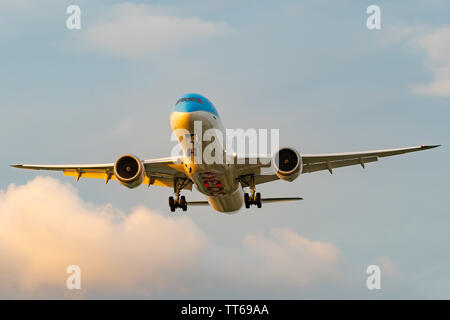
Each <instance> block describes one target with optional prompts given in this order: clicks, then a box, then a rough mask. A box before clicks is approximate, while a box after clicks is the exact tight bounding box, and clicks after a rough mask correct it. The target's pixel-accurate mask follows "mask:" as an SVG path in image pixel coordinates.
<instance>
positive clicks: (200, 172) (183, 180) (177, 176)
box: [11, 93, 440, 213]
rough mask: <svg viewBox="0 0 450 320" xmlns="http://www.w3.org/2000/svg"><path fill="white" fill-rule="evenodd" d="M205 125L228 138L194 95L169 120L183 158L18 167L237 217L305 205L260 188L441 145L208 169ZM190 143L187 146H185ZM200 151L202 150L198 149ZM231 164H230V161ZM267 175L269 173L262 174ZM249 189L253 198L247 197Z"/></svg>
mask: <svg viewBox="0 0 450 320" xmlns="http://www.w3.org/2000/svg"><path fill="white" fill-rule="evenodd" d="M196 122H197V123H199V122H200V123H201V127H202V130H203V132H204V131H206V130H208V129H216V130H219V131H220V132H224V126H223V124H222V121H221V118H220V116H219V113H218V112H217V109H216V108H215V107H214V105H213V104H212V103H211V102H210V101H209V100H208V99H207V98H206V97H204V96H202V95H200V94H195V93H190V94H185V95H183V96H182V97H180V98H179V99H178V100H177V102H176V104H175V105H174V107H173V111H172V113H171V115H170V124H171V127H172V130H173V131H174V132H176V131H180V130H182V131H183V132H187V133H188V134H187V135H185V137H179V139H178V141H179V146H180V148H181V149H182V153H181V154H180V155H176V156H171V157H166V158H157V159H150V160H144V161H142V160H140V159H139V158H138V157H137V156H135V155H132V154H125V155H122V156H120V157H119V158H118V159H117V160H116V161H115V162H114V163H103V164H80V165H78V164H70V165H32V164H14V165H11V166H12V167H14V168H19V169H31V170H53V171H62V172H63V173H64V175H67V176H74V177H76V181H77V182H78V180H79V179H80V178H97V179H104V180H105V183H106V184H107V183H108V182H109V181H110V180H118V181H119V182H120V183H121V184H122V185H124V186H126V187H128V188H136V187H138V186H140V185H142V184H146V185H148V186H149V187H150V186H151V185H154V186H163V187H170V188H173V192H174V196H175V198H174V197H173V196H170V197H169V207H170V210H171V212H174V211H175V209H177V208H181V209H182V210H183V211H186V210H187V208H188V206H195V205H209V206H210V207H212V208H213V209H214V210H216V211H218V212H223V213H235V212H237V211H238V210H239V209H241V207H242V206H243V205H245V207H246V208H247V209H248V208H250V206H252V205H256V206H257V207H258V208H261V207H262V203H270V202H281V201H295V200H302V198H301V197H282V198H262V197H261V194H260V193H259V192H256V186H257V185H259V184H262V183H267V182H271V181H275V180H284V181H288V182H292V181H294V180H295V179H296V178H298V177H299V175H300V174H306V173H311V172H316V171H321V170H328V171H329V172H330V173H333V169H336V168H340V167H346V166H352V165H360V166H362V167H363V168H365V164H366V163H370V162H375V161H378V159H379V158H383V157H387V156H394V155H398V154H403V153H408V152H415V151H421V150H427V149H431V148H435V147H438V146H440V145H421V146H414V147H407V148H397V149H385V150H372V151H360V152H349V153H330V154H300V153H299V152H298V151H297V150H296V149H295V148H292V147H283V148H280V149H279V150H278V151H276V152H275V154H274V156H273V157H261V156H256V157H255V156H253V157H251V156H242V157H241V156H239V158H238V156H237V155H236V154H235V153H233V154H232V155H229V154H228V155H227V154H225V153H226V150H223V151H221V152H224V154H225V156H227V157H228V158H230V157H231V158H233V161H231V163H212V164H208V163H203V162H201V161H200V163H199V161H195V159H194V156H196V152H197V151H198V152H201V153H203V151H204V149H205V148H206V145H202V146H201V150H196V149H195V145H194V144H195V141H196V139H198V137H195V130H194V129H195V128H194V127H195V123H196ZM184 139H186V140H184ZM199 149H200V148H199ZM228 158H227V159H228ZM264 170H265V172H263V171H264ZM192 186H195V187H196V189H197V190H198V191H199V192H201V193H202V194H203V195H205V196H206V199H207V201H191V202H188V201H186V197H185V196H182V195H181V191H182V190H192ZM244 188H249V189H250V194H249V193H247V192H245V191H244Z"/></svg>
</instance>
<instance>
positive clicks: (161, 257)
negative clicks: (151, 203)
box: [0, 177, 340, 298]
mask: <svg viewBox="0 0 450 320" xmlns="http://www.w3.org/2000/svg"><path fill="white" fill-rule="evenodd" d="M0 259H1V261H2V263H1V264H0V283H1V286H0V297H2V298H74V297H86V298H99V297H100V298H105V297H106V298H110V297H121V298H123V297H134V298H160V297H166V298H193V297H194V298H199V297H204V298H206V297H211V296H216V297H222V298H224V297H230V298H231V297H235V298H236V297H242V296H246V295H247V296H263V297H267V298H270V297H277V296H284V297H286V295H288V294H296V295H299V294H307V293H308V292H309V290H311V288H315V287H317V286H320V285H325V286H327V285H328V284H327V283H328V282H336V281H338V279H339V272H337V270H338V269H339V264H340V252H339V250H338V249H337V248H336V247H335V246H333V245H332V244H329V243H325V242H320V241H312V240H309V239H306V238H304V237H301V236H300V235H298V234H296V233H295V232H294V231H292V230H290V229H288V228H275V229H273V230H271V231H270V232H269V234H268V235H264V234H249V235H248V236H247V237H245V239H243V241H242V243H241V245H233V246H225V247H221V246H219V245H217V244H215V243H214V242H213V241H212V240H211V239H209V238H208V237H207V236H206V235H205V234H204V233H203V232H202V231H201V230H200V229H199V228H198V227H197V226H196V225H195V224H194V223H193V222H192V221H191V219H190V218H188V217H187V216H168V215H163V214H161V213H158V212H155V211H152V210H150V209H148V208H145V207H137V208H134V209H133V210H131V212H129V213H124V212H122V211H120V210H118V209H115V208H114V207H113V206H111V205H105V206H95V205H92V204H89V203H86V202H84V201H83V200H82V199H80V198H79V196H78V195H77V193H76V191H75V190H74V189H73V188H72V187H71V186H70V185H68V184H62V183H60V182H58V181H57V180H55V179H53V178H48V177H46V178H44V177H37V178H35V179H34V180H32V181H30V182H28V183H27V184H25V185H20V186H15V185H10V186H9V187H8V189H7V190H5V191H1V192H0ZM69 265H78V266H79V267H80V268H81V276H82V277H81V278H82V281H81V286H82V290H81V293H78V292H74V291H69V290H67V289H66V288H65V283H66V279H67V277H68V276H69V275H68V274H66V268H67V267H68V266H69ZM324 283H325V284H324Z"/></svg>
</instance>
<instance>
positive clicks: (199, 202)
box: [187, 201, 209, 206]
mask: <svg viewBox="0 0 450 320" xmlns="http://www.w3.org/2000/svg"><path fill="white" fill-rule="evenodd" d="M187 204H188V206H207V205H209V203H208V201H188V203H187Z"/></svg>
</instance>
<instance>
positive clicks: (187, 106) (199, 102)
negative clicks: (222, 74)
mask: <svg viewBox="0 0 450 320" xmlns="http://www.w3.org/2000/svg"><path fill="white" fill-rule="evenodd" d="M173 111H177V112H194V111H206V112H210V113H212V114H214V115H216V116H219V114H218V113H217V110H216V108H215V107H214V105H213V104H212V103H211V101H209V100H208V99H206V98H205V97H204V96H202V95H199V94H196V93H189V94H185V95H183V96H182V97H180V98H179V99H178V100H177V103H176V104H175V106H174V107H173Z"/></svg>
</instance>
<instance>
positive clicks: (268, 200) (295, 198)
mask: <svg viewBox="0 0 450 320" xmlns="http://www.w3.org/2000/svg"><path fill="white" fill-rule="evenodd" d="M297 200H303V198H300V197H288V198H262V199H261V202H262V203H269V202H284V201H297Z"/></svg>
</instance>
